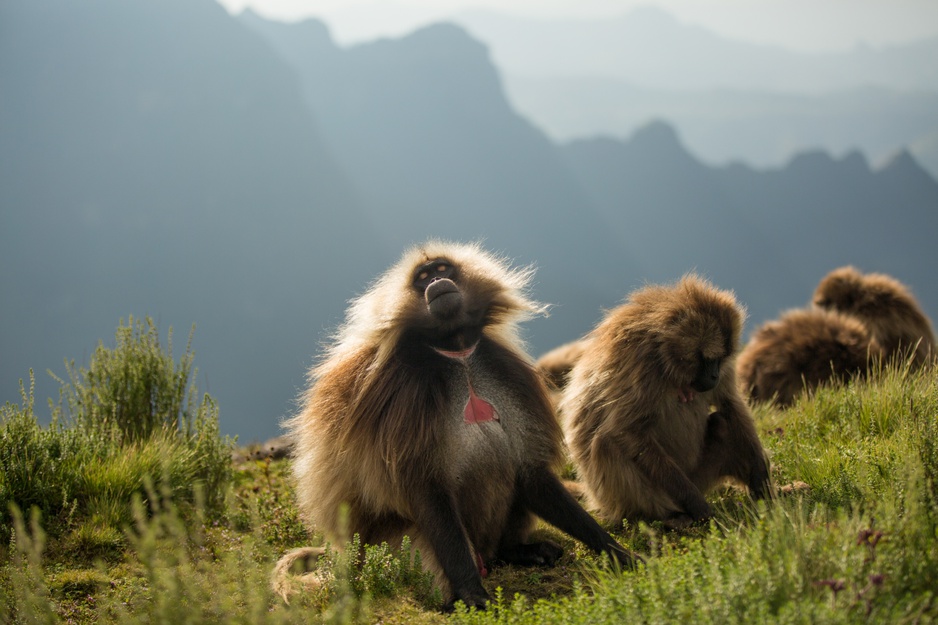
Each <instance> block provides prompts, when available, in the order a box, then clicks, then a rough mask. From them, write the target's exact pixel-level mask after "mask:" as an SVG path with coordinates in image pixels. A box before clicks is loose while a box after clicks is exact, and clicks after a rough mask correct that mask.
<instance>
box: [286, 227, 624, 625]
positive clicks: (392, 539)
mask: <svg viewBox="0 0 938 625" xmlns="http://www.w3.org/2000/svg"><path fill="white" fill-rule="evenodd" d="M531 274H532V271H531V270H517V269H511V268H510V267H509V266H508V265H507V264H506V263H505V261H503V260H501V259H498V258H495V257H494V256H491V255H489V254H488V253H486V252H484V251H483V250H481V249H480V248H479V247H478V246H476V245H462V244H451V243H443V242H436V241H431V242H428V243H426V244H424V245H421V246H418V247H415V248H413V249H411V250H409V251H407V252H406V253H405V254H404V256H403V257H402V258H401V260H400V261H399V262H398V263H397V264H396V265H394V266H393V267H391V269H389V270H388V271H387V272H386V273H385V274H384V275H383V276H381V277H380V278H379V279H378V281H377V282H376V283H375V284H374V285H373V286H372V287H371V288H370V289H369V290H368V292H366V293H365V294H364V295H362V296H361V297H359V298H358V299H357V300H356V301H354V302H353V303H352V305H351V307H350V309H349V312H348V317H347V320H346V323H345V325H344V326H343V328H342V329H341V330H340V332H339V334H338V336H337V339H336V341H335V344H334V345H333V346H332V347H331V349H329V351H328V353H327V354H326V357H325V359H324V361H323V362H322V363H321V364H319V365H318V366H317V367H315V368H314V369H313V370H312V372H311V375H310V378H311V381H312V384H311V387H310V388H309V390H308V391H307V392H306V394H305V396H304V398H303V405H302V409H301V411H300V412H299V414H297V415H296V416H295V417H294V418H293V419H292V420H291V421H290V422H289V428H290V430H291V431H292V433H293V435H294V437H295V439H296V448H295V451H294V458H295V460H294V468H293V473H294V477H295V480H296V493H297V499H298V503H299V507H300V510H301V512H302V514H303V515H304V517H305V518H306V519H307V520H308V521H309V522H310V523H311V524H312V526H313V527H315V528H316V529H318V530H321V531H323V532H324V533H325V534H326V536H327V537H329V538H330V539H333V540H335V539H337V538H339V537H340V527H339V512H340V508H342V507H343V506H347V509H348V531H349V532H350V533H357V534H359V535H360V538H361V541H362V543H369V544H380V543H382V542H387V543H388V544H389V545H391V546H394V547H399V546H400V544H401V540H402V538H403V537H404V536H405V535H406V536H409V537H410V538H411V541H412V544H413V546H414V548H416V549H419V551H420V553H421V557H422V562H423V564H424V566H425V567H427V568H428V569H429V570H431V571H433V573H434V574H435V576H436V581H437V584H438V585H439V587H440V588H441V591H442V593H443V596H444V598H446V599H447V601H448V606H452V604H453V603H454V602H455V601H457V600H462V601H464V602H465V603H466V605H468V606H476V607H483V606H484V605H485V603H486V601H487V600H488V599H489V595H488V593H487V592H486V590H485V589H484V588H483V586H482V573H483V572H484V570H485V566H486V565H488V564H489V563H491V562H494V561H499V562H508V563H516V564H522V565H551V564H553V563H554V562H555V561H556V560H557V559H558V558H559V557H560V556H561V555H562V550H561V548H560V547H559V546H558V545H556V544H554V543H552V542H549V541H546V542H528V534H529V532H530V531H531V529H532V526H533V524H534V521H535V516H538V517H541V518H542V519H544V520H545V521H547V522H548V523H551V524H552V525H554V526H556V527H557V528H558V529H560V530H562V531H564V532H566V533H567V534H569V535H571V536H573V537H574V538H576V539H578V540H580V541H582V542H583V543H585V544H586V545H587V546H588V547H589V548H591V549H593V550H594V551H596V552H605V553H608V554H609V555H610V556H611V557H612V558H614V559H615V560H616V561H617V562H619V563H620V564H622V565H625V566H631V565H632V564H633V556H632V554H631V553H629V552H628V551H626V550H625V549H624V548H622V547H621V546H620V545H619V544H618V543H616V542H615V540H614V539H613V538H612V537H611V536H610V535H609V534H608V533H607V532H606V531H605V530H603V529H602V528H601V527H600V525H599V524H598V523H597V522H596V521H595V519H593V518H592V517H591V516H590V515H589V513H587V512H586V511H585V510H584V509H583V508H582V507H581V506H580V505H579V504H578V503H577V502H576V501H575V500H574V499H573V497H572V496H571V495H570V494H569V493H568V492H567V491H566V490H565V489H564V487H563V486H562V485H561V483H560V481H559V480H558V478H557V477H556V475H555V473H554V469H555V468H556V467H557V465H558V464H559V463H560V460H561V449H562V432H561V430H560V427H559V425H558V423H557V421H556V419H555V416H554V413H553V410H552V408H551V404H550V400H549V398H548V395H547V389H546V387H545V385H544V383H543V382H542V381H541V379H540V377H539V376H538V375H537V373H536V372H535V370H534V368H533V366H532V364H531V363H530V360H529V358H528V356H527V355H526V354H525V352H524V351H523V350H522V344H521V341H520V339H519V336H518V333H517V325H518V322H519V321H520V320H522V319H524V318H526V317H529V316H531V315H533V314H537V313H540V312H542V311H543V309H542V307H541V306H540V305H538V304H536V303H535V302H532V301H531V300H529V299H527V298H526V296H525V294H524V290H525V288H526V286H527V283H528V281H529V279H530V277H531ZM320 553H321V550H315V549H311V548H305V549H299V550H295V551H293V552H291V553H288V554H287V555H285V556H284V557H283V558H282V559H281V561H280V563H278V565H277V568H276V570H275V577H274V586H275V588H276V589H277V590H278V591H280V592H281V594H285V593H286V592H287V588H288V583H287V580H286V579H285V577H286V575H287V573H288V571H289V570H290V568H291V566H292V565H293V564H294V563H295V562H296V561H298V560H301V561H304V562H307V561H309V560H314V559H315V557H316V556H317V555H318V554H320ZM635 558H637V556H635Z"/></svg>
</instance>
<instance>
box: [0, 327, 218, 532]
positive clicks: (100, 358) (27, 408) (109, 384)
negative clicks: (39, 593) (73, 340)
mask: <svg viewBox="0 0 938 625" xmlns="http://www.w3.org/2000/svg"><path fill="white" fill-rule="evenodd" d="M116 339H117V340H116V346H115V347H114V348H113V349H109V348H106V347H104V345H103V344H99V346H98V348H97V349H96V350H95V352H94V354H93V355H92V357H91V361H90V364H89V366H88V367H87V368H80V369H77V368H76V367H75V365H74V363H67V364H66V368H67V371H68V378H69V380H70V381H69V382H64V381H62V380H59V381H60V382H61V384H62V388H61V390H60V398H59V403H58V405H53V406H52V421H51V424H50V425H49V426H48V427H42V426H41V425H40V424H39V423H38V421H37V419H36V417H35V414H34V411H33V405H34V398H33V391H32V389H33V386H32V377H30V380H31V384H30V391H29V393H28V394H27V393H26V392H25V390H24V391H23V393H22V394H23V403H22V406H19V407H17V406H14V405H11V404H7V405H5V406H3V407H2V408H0V467H2V470H0V521H4V523H3V526H2V528H4V529H5V530H6V531H4V532H2V533H3V534H4V535H8V534H9V529H10V525H9V519H10V517H9V504H11V503H15V504H16V505H17V506H18V507H19V508H20V509H23V510H28V509H31V508H34V507H35V508H37V509H38V510H39V512H40V513H41V514H42V516H43V518H45V519H46V526H47V529H48V530H49V531H50V532H51V533H52V534H53V535H56V534H62V533H64V531H65V530H66V529H68V528H73V527H74V526H75V525H80V524H81V523H84V522H91V523H94V524H96V525H98V526H105V527H106V526H114V527H120V526H121V525H122V524H124V523H126V522H128V521H129V520H130V518H131V517H130V500H131V496H132V495H133V494H134V493H142V492H144V485H145V483H146V480H148V479H150V480H152V481H153V482H154V483H155V484H157V485H159V486H160V488H162V487H164V486H165V487H166V488H167V489H168V492H170V493H171V494H172V496H173V497H177V498H180V499H183V500H188V501H192V500H193V498H194V496H195V490H196V488H197V487H198V488H201V490H202V492H203V493H204V497H205V505H206V508H207V510H209V512H210V513H211V514H220V513H221V512H222V510H223V507H224V502H225V495H226V488H227V484H228V482H229V480H230V477H231V441H229V440H228V439H227V438H225V439H222V437H221V436H220V434H219V429H218V409H217V406H216V404H215V402H214V400H212V398H211V397H209V396H208V395H205V396H204V397H203V398H202V399H201V401H198V402H197V401H196V399H195V397H196V396H197V391H196V387H195V384H194V382H192V383H190V381H189V378H190V376H193V377H194V375H195V371H194V369H193V368H192V360H193V353H192V350H191V334H190V339H189V343H188V344H187V346H186V351H185V353H184V355H183V356H182V357H181V359H180V361H179V363H178V365H177V364H176V363H175V362H174V360H173V356H172V330H170V332H169V341H168V346H167V349H166V350H163V349H162V347H161V346H160V342H159V333H158V332H157V330H156V327H155V325H154V324H153V321H152V320H151V319H149V318H147V319H146V320H145V321H144V322H140V321H137V322H136V323H135V322H134V319H133V318H131V319H130V321H129V323H128V324H127V325H126V326H125V325H124V323H123V321H121V323H120V325H119V326H118V329H117V337H116ZM30 376H32V374H30ZM85 533H86V534H89V532H88V531H85ZM0 537H2V536H0Z"/></svg>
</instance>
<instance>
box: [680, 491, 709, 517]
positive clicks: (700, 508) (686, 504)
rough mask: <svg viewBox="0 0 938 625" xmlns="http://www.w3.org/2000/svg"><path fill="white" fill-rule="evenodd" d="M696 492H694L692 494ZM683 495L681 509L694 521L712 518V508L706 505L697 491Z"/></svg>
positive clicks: (705, 501)
mask: <svg viewBox="0 0 938 625" xmlns="http://www.w3.org/2000/svg"><path fill="white" fill-rule="evenodd" d="M694 491H696V492H694ZM694 491H691V492H688V493H685V496H684V498H683V501H681V502H680V504H681V507H683V508H684V510H686V511H687V515H688V516H689V517H690V518H691V519H693V520H694V521H706V520H707V519H709V518H710V517H712V516H713V508H711V507H710V504H708V503H707V500H706V499H704V497H703V495H702V494H701V493H700V491H699V490H696V489H694Z"/></svg>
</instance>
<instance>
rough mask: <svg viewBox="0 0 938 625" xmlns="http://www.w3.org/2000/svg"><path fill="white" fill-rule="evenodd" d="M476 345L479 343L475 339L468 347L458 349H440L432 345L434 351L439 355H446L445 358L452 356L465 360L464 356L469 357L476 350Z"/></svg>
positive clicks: (455, 358)
mask: <svg viewBox="0 0 938 625" xmlns="http://www.w3.org/2000/svg"><path fill="white" fill-rule="evenodd" d="M478 345H479V342H478V341H476V342H475V343H473V344H472V346H471V347H468V348H466V349H461V350H459V351H451V350H447V349H440V348H439V347H434V348H433V351H435V352H436V353H437V354H439V355H440V356H446V357H447V358H452V359H454V360H465V359H466V358H469V356H472V353H473V352H474V351H475V350H476V347H478Z"/></svg>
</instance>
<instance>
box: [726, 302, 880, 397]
mask: <svg viewBox="0 0 938 625" xmlns="http://www.w3.org/2000/svg"><path fill="white" fill-rule="evenodd" d="M880 354H881V350H880V348H879V344H878V343H877V342H876V340H875V339H874V338H872V336H871V334H870V332H869V330H868V329H867V327H866V326H865V325H864V324H863V323H862V322H860V321H859V320H858V319H854V318H852V317H849V316H847V315H843V314H841V313H838V312H833V311H827V310H822V309H809V310H791V311H788V312H786V313H785V314H783V315H782V316H781V317H780V318H779V319H778V320H775V321H770V322H767V323H765V324H763V325H762V326H760V327H759V328H758V329H757V330H756V331H755V332H754V333H753V335H752V338H751V339H750V340H749V343H748V344H747V345H746V347H745V348H744V349H743V351H742V352H741V353H740V355H739V359H738V360H737V363H736V373H737V377H738V379H739V386H740V389H741V390H742V392H743V393H744V394H746V395H748V396H749V397H750V398H752V399H753V400H754V401H773V402H775V403H776V404H777V405H780V406H788V405H790V404H791V403H792V402H793V401H794V400H795V398H796V397H798V396H799V395H800V394H801V393H802V392H804V391H805V390H808V391H812V390H814V389H816V388H817V387H818V386H820V385H822V384H825V383H827V382H829V381H831V380H834V379H850V378H853V377H856V376H862V375H865V373H866V372H867V370H868V368H869V363H870V362H871V360H870V359H871V358H876V357H878V356H879V355H880Z"/></svg>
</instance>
